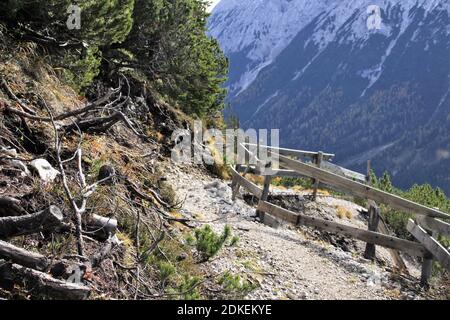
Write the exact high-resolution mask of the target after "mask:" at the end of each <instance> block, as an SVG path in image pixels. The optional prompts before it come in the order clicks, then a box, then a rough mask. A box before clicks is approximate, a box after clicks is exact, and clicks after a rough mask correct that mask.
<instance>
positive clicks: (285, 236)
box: [167, 164, 420, 300]
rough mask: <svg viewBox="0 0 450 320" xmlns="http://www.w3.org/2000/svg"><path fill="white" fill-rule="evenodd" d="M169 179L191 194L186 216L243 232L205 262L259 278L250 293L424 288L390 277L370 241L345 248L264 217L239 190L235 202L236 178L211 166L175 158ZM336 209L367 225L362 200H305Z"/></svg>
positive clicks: (399, 293) (346, 293)
mask: <svg viewBox="0 0 450 320" xmlns="http://www.w3.org/2000/svg"><path fill="white" fill-rule="evenodd" d="M167 179H168V181H169V183H171V184H172V187H173V188H174V190H175V192H176V194H177V197H178V198H179V199H185V201H184V203H183V207H182V209H181V211H180V212H181V213H182V214H183V215H184V216H185V217H188V218H193V219H198V220H202V222H207V223H209V224H210V225H211V226H212V227H213V229H215V230H216V231H217V232H220V231H222V230H223V228H224V226H225V225H226V224H228V225H229V226H231V227H232V230H233V234H234V235H237V236H238V237H239V242H238V245H237V247H225V248H224V249H222V251H221V252H219V254H218V255H217V256H216V257H215V258H213V259H212V260H211V261H209V262H207V263H205V264H204V268H206V269H209V272H210V273H211V274H217V273H220V272H223V271H230V272H232V273H233V274H239V275H241V276H242V277H245V278H247V279H249V280H250V281H251V282H252V283H255V284H257V285H258V288H257V289H255V290H254V291H252V292H251V293H249V294H248V295H247V296H246V297H245V298H246V299H341V300H342V299H420V294H419V293H418V292H413V291H412V290H411V289H410V288H408V287H404V286H403V285H402V284H400V283H399V282H395V281H393V280H391V279H390V278H391V273H389V272H387V271H385V270H384V269H383V268H382V267H380V266H379V265H378V264H375V263H373V262H371V261H368V260H366V259H363V258H362V253H361V252H360V251H361V250H362V252H363V250H364V247H363V243H359V242H357V241H354V240H347V242H350V246H353V248H355V249H353V250H349V249H347V250H348V251H350V252H346V251H344V250H343V249H342V248H341V247H339V245H338V246H337V247H336V246H333V245H331V244H330V243H329V242H327V241H324V240H322V239H318V238H317V237H315V236H314V234H315V233H314V231H312V230H311V229H310V230H307V229H306V228H304V229H300V228H298V229H297V228H294V227H291V226H287V225H281V226H279V227H278V228H276V229H274V228H272V227H269V226H266V225H264V224H261V223H259V222H258V221H257V219H255V217H254V214H255V208H254V207H252V206H249V205H248V204H247V203H246V202H245V201H244V200H243V199H240V198H239V197H238V199H237V200H236V202H234V203H233V202H232V200H231V188H230V186H229V183H226V182H224V181H222V180H219V179H215V178H213V177H211V176H210V175H209V174H208V173H207V172H206V171H204V169H199V168H196V167H195V168H193V167H190V166H189V167H183V166H178V165H174V164H171V165H170V166H168V168H167ZM274 191H275V192H277V191H276V190H274ZM336 208H345V210H348V211H349V212H351V214H352V215H353V217H352V219H351V220H349V219H347V220H348V222H345V223H349V224H351V225H357V226H359V227H363V226H364V223H363V221H361V220H362V219H363V218H362V217H359V216H358V211H357V210H358V209H359V208H360V207H359V206H357V205H355V204H353V203H351V202H348V201H346V200H342V199H335V198H332V197H330V196H325V197H322V198H321V199H320V200H319V201H318V203H314V202H311V201H309V203H306V204H305V212H308V213H307V214H310V213H311V214H319V215H327V214H328V211H332V210H335V209H336ZM310 211H311V212H310ZM313 211H316V212H313ZM338 219H339V218H338ZM316 233H318V232H316ZM337 242H338V243H342V242H345V241H342V239H338V241H337ZM377 255H378V256H379V259H381V260H383V261H385V263H387V264H388V263H389V261H388V260H389V254H388V253H387V251H386V250H385V249H384V248H379V247H377ZM380 257H381V258H380ZM408 266H409V265H408ZM409 267H410V269H411V266H409ZM412 269H414V268H412ZM414 271H417V270H414ZM410 272H411V270H410ZM417 272H418V271H417ZM412 273H413V272H412Z"/></svg>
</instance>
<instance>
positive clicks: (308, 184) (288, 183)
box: [272, 177, 313, 189]
mask: <svg viewBox="0 0 450 320" xmlns="http://www.w3.org/2000/svg"><path fill="white" fill-rule="evenodd" d="M272 184H273V185H275V186H283V187H285V188H292V187H295V186H300V187H303V188H305V189H311V188H312V187H313V183H312V179H308V178H293V177H283V178H281V179H277V180H274V181H273V182H272Z"/></svg>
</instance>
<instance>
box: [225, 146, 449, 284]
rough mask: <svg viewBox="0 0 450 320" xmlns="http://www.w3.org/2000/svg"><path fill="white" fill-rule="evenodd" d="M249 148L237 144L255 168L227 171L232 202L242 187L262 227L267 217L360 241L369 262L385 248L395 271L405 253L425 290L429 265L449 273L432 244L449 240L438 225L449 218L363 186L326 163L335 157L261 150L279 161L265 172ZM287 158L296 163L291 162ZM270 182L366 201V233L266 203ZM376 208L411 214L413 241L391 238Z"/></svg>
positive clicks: (445, 226)
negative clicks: (257, 180)
mask: <svg viewBox="0 0 450 320" xmlns="http://www.w3.org/2000/svg"><path fill="white" fill-rule="evenodd" d="M248 146H250V144H246V145H244V144H242V145H241V147H243V148H244V149H245V150H246V152H247V154H248V155H249V159H256V160H257V162H256V165H254V166H252V165H250V164H248V165H238V166H236V168H233V167H232V168H231V172H232V176H233V183H232V188H233V199H234V198H235V197H236V195H237V193H239V188H240V187H243V188H244V189H246V190H247V191H248V192H249V193H251V194H252V195H254V196H255V197H257V198H258V199H259V204H258V208H257V211H256V212H257V214H258V215H259V217H260V219H261V220H262V221H263V222H264V219H265V218H267V216H266V215H269V216H270V217H271V218H276V219H280V220H282V221H285V222H288V223H292V224H294V225H296V226H302V225H303V226H308V227H314V228H317V229H320V230H323V231H327V232H332V233H336V234H340V235H344V236H347V237H351V238H354V239H357V240H361V241H364V242H366V243H367V245H366V251H365V254H364V256H365V257H366V258H368V259H373V258H375V245H379V246H382V247H386V248H389V249H391V254H392V257H393V259H394V262H395V263H396V265H397V267H398V268H399V269H404V268H406V267H405V264H404V262H403V260H402V259H401V257H400V255H399V253H398V251H404V252H408V253H409V254H411V255H413V256H418V257H422V258H423V262H422V276H421V285H423V286H426V285H428V281H429V278H430V276H431V271H432V264H433V260H437V261H438V262H439V263H440V264H441V266H442V267H444V268H446V269H447V270H450V253H449V252H448V250H447V249H446V248H444V247H443V246H442V245H441V244H440V243H439V242H438V241H437V240H436V238H437V236H438V235H439V234H442V235H444V236H446V237H450V224H449V223H447V222H444V221H442V220H441V219H450V215H449V214H447V213H444V212H441V211H439V210H438V209H434V208H429V207H426V206H423V205H421V204H418V203H415V202H412V201H410V200H407V199H404V198H401V197H399V196H396V195H393V194H390V193H388V192H384V191H381V190H378V189H376V188H374V187H372V186H370V185H369V184H368V183H367V182H368V179H367V176H365V175H363V174H360V173H357V172H354V171H351V170H348V169H345V168H342V167H339V166H337V165H334V164H331V162H329V160H331V159H332V158H333V157H334V155H333V154H329V153H322V152H311V151H303V150H293V149H283V148H274V147H267V146H259V147H260V148H266V149H267V150H270V153H271V154H272V155H274V154H276V155H277V156H278V157H279V163H280V167H281V168H282V169H274V168H267V165H266V164H265V163H264V162H263V161H261V160H260V159H259V158H258V155H257V154H255V153H252V152H251V151H250V150H249V148H247V147H248ZM253 146H255V145H253ZM291 157H295V158H297V159H292V158H291ZM305 158H306V159H305ZM308 158H309V161H308ZM241 173H243V175H241ZM248 173H251V174H256V175H264V177H265V178H264V186H263V188H261V187H259V186H258V185H256V184H254V183H252V182H251V181H249V180H248V179H247V178H245V175H246V174H248ZM273 177H307V178H311V179H313V181H314V191H313V198H314V199H315V198H316V196H317V189H318V187H319V184H325V185H327V186H329V187H331V188H333V189H337V190H339V191H341V192H344V193H346V194H350V195H353V196H356V197H360V198H364V199H367V200H369V204H370V207H369V213H370V216H369V225H368V230H363V229H359V228H355V227H350V226H347V225H344V224H341V223H337V222H331V221H327V220H323V219H319V218H316V217H311V216H307V215H305V214H302V213H298V212H292V211H289V210H286V209H283V208H281V207H279V206H276V205H273V204H271V203H269V202H268V201H267V199H268V195H269V187H270V182H271V179H272V178H273ZM377 204H385V205H388V206H390V207H392V208H394V209H397V210H400V211H402V212H408V213H411V214H413V216H414V220H413V219H410V220H409V221H408V225H407V229H408V231H409V232H410V233H411V234H412V235H413V236H414V238H415V239H416V240H417V242H415V241H409V240H405V239H400V238H398V237H395V236H393V235H391V234H390V232H389V230H388V228H387V225H386V224H385V223H384V221H383V220H382V218H381V216H380V213H379V212H380V210H379V208H378V205H377Z"/></svg>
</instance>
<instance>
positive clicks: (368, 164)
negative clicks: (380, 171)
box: [366, 160, 372, 185]
mask: <svg viewBox="0 0 450 320" xmlns="http://www.w3.org/2000/svg"><path fill="white" fill-rule="evenodd" d="M371 171H372V162H371V161H370V160H367V175H366V182H367V184H369V185H370V183H371V181H370V173H371Z"/></svg>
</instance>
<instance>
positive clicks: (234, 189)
mask: <svg viewBox="0 0 450 320" xmlns="http://www.w3.org/2000/svg"><path fill="white" fill-rule="evenodd" d="M240 167H241V165H240V164H237V165H236V167H235V168H236V171H237V172H239V171H240ZM231 191H232V193H231V200H233V201H235V200H236V195H237V194H238V192H239V182H238V181H237V179H235V178H234V177H233V180H232V182H231Z"/></svg>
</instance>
